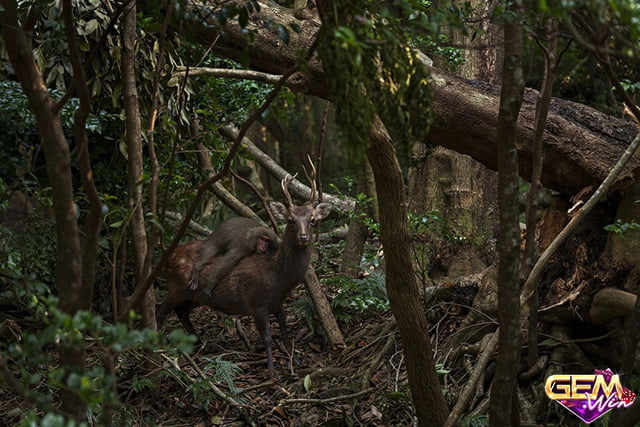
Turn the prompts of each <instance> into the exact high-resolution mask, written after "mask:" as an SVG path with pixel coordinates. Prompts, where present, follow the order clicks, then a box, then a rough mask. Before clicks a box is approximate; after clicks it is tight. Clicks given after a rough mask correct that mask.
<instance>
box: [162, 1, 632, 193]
mask: <svg viewBox="0 0 640 427" xmlns="http://www.w3.org/2000/svg"><path fill="white" fill-rule="evenodd" d="M225 4H228V3H227V2H226V1H223V0H215V1H211V2H208V3H207V4H206V5H204V4H201V3H195V2H193V3H191V6H192V7H193V10H194V11H196V13H199V14H200V16H199V17H198V19H195V18H194V19H190V20H186V21H182V23H181V26H177V27H176V28H175V29H176V30H177V31H182V32H187V31H188V32H189V33H190V34H193V35H194V36H195V37H196V39H197V40H198V41H200V42H202V43H203V44H205V45H206V46H207V47H209V46H213V48H212V50H213V51H214V52H216V53H218V54H220V55H223V56H226V57H229V58H232V59H236V60H240V58H241V57H242V56H243V55H244V54H245V52H247V53H248V55H249V60H250V65H251V67H252V68H254V69H256V70H260V71H264V72H268V73H272V74H282V73H283V72H284V71H285V70H287V69H288V68H289V67H291V65H292V64H295V63H296V61H297V59H298V58H299V57H300V55H301V54H304V52H308V49H309V47H310V46H311V45H312V43H313V40H314V39H315V34H316V32H317V31H318V29H319V28H320V21H319V19H318V16H317V14H316V13H315V11H311V10H309V9H307V10H305V12H306V13H304V14H299V13H296V14H295V16H294V11H293V10H292V9H287V8H284V7H280V6H277V5H274V4H272V3H269V4H267V3H262V2H261V3H260V5H261V9H260V12H259V14H256V15H253V16H251V18H250V20H251V25H256V27H255V28H256V30H257V31H256V33H255V34H253V35H252V40H253V41H252V43H249V42H248V38H247V37H246V36H245V34H243V33H242V32H241V31H240V28H239V27H238V26H237V25H235V24H233V23H228V24H227V26H226V27H225V29H224V34H221V32H220V27H219V26H218V25H217V24H216V23H215V22H213V21H212V19H213V18H212V16H213V15H212V14H211V10H212V9H215V8H219V7H221V6H223V5H225ZM296 16H299V17H300V18H302V19H299V18H297V17H296ZM260 19H271V20H273V22H276V23H281V24H283V25H285V26H288V25H289V24H290V23H293V22H295V23H296V24H298V25H299V26H300V30H301V31H300V32H299V33H296V34H291V40H290V42H289V44H285V43H283V42H282V41H281V40H280V39H279V37H278V35H277V33H276V32H272V31H267V30H266V29H264V27H263V26H262V24H261V21H260ZM214 41H215V43H214ZM430 70H431V75H432V81H433V88H434V100H433V104H432V108H433V111H434V113H435V120H434V123H433V125H432V126H431V130H430V134H429V139H430V140H431V141H432V142H434V143H436V144H439V145H442V146H443V147H446V148H450V149H452V150H455V151H457V152H460V153H464V154H468V155H470V156H471V157H473V158H474V159H476V160H478V161H480V162H481V163H483V164H484V165H486V166H488V167H489V168H491V169H494V170H495V169H496V168H497V159H496V141H495V139H496V124H497V111H498V105H499V97H498V93H499V88H498V87H496V86H494V85H490V84H485V83H481V82H477V81H468V80H465V79H463V78H460V77H458V76H456V75H454V74H452V73H448V72H446V71H443V70H440V69H438V68H435V67H430ZM290 81H291V85H292V87H293V88H294V90H297V91H300V92H304V93H308V94H313V95H317V96H320V97H322V98H325V99H326V98H328V95H329V94H328V90H327V86H326V82H325V80H324V72H323V70H322V66H321V65H320V63H319V61H318V60H317V58H316V57H315V56H314V57H312V58H311V59H310V60H309V62H308V67H307V68H306V69H305V71H300V72H297V73H295V74H294V75H293V76H292V77H291V79H290ZM536 99H537V91H535V90H532V89H528V90H526V91H525V97H524V101H523V105H522V108H521V115H520V118H519V121H518V127H517V130H516V145H517V148H518V165H519V171H520V173H521V174H522V177H523V178H524V179H529V178H530V177H531V163H532V155H531V144H530V142H531V140H532V136H533V129H534V125H533V123H534V120H535V103H536ZM634 136H635V131H634V127H633V125H632V124H631V123H629V122H627V121H625V120H622V119H619V118H616V117H611V116H607V115H606V114H603V113H601V112H599V111H597V110H595V109H593V108H590V107H587V106H584V105H581V104H577V103H574V102H570V101H564V100H560V99H553V100H552V102H551V112H550V114H549V119H548V121H547V125H546V129H545V137H544V141H543V144H544V151H545V159H544V166H543V173H542V179H541V181H542V184H543V185H544V186H545V187H547V188H550V189H553V190H556V191H558V192H560V193H563V194H568V195H573V194H576V193H577V192H578V191H580V190H581V189H583V188H584V187H587V186H589V185H594V184H597V183H599V182H601V181H602V180H603V179H604V178H605V177H606V175H607V172H608V171H609V170H610V169H611V168H612V167H613V165H614V164H615V163H616V161H617V159H618V158H620V156H621V155H622V153H623V152H624V150H625V148H626V146H627V145H628V144H629V142H630V141H631V140H632V139H633V137H634ZM639 167H640V159H636V160H634V161H633V163H632V165H630V167H629V168H628V169H627V170H626V171H625V173H624V174H623V175H622V176H621V177H620V180H619V182H618V185H617V187H618V188H620V187H624V186H627V185H629V184H630V183H631V182H632V181H633V180H634V176H635V175H637V174H638V173H640V171H638V170H637V169H638V168H639Z"/></svg>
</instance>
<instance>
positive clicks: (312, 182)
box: [302, 154, 318, 205]
mask: <svg viewBox="0 0 640 427" xmlns="http://www.w3.org/2000/svg"><path fill="white" fill-rule="evenodd" d="M307 161H308V162H309V167H310V168H311V176H309V173H308V172H307V168H306V167H305V166H302V169H303V170H304V174H305V175H306V177H307V180H308V181H309V185H310V186H311V201H310V202H309V203H310V204H311V205H313V204H314V203H315V202H316V193H317V192H318V190H317V186H316V179H317V172H316V167H315V165H314V164H313V161H312V160H311V156H309V155H308V154H307Z"/></svg>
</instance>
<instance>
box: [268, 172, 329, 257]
mask: <svg viewBox="0 0 640 427" xmlns="http://www.w3.org/2000/svg"><path fill="white" fill-rule="evenodd" d="M292 180H293V177H292V176H291V175H287V176H285V177H284V179H283V180H282V182H281V185H282V191H283V192H284V196H285V198H286V199H287V205H288V206H285V205H284V204H282V203H280V202H271V203H270V206H271V211H272V212H273V215H274V217H276V218H277V219H279V220H281V221H286V223H287V226H286V228H285V231H284V239H283V240H285V239H287V236H288V238H294V239H295V245H296V246H298V247H304V246H307V245H308V244H309V243H310V242H311V234H312V232H313V228H314V227H315V226H316V224H317V222H318V221H320V220H322V219H324V218H326V217H327V216H328V215H329V212H331V208H332V205H331V203H318V204H317V205H316V204H315V200H316V183H315V180H313V179H310V182H311V200H310V201H309V203H307V204H304V205H301V206H298V205H295V204H294V203H293V200H292V198H291V194H289V189H288V187H289V184H290V183H291V181H292Z"/></svg>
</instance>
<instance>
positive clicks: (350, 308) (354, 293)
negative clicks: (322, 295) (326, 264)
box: [325, 272, 390, 321]
mask: <svg viewBox="0 0 640 427" xmlns="http://www.w3.org/2000/svg"><path fill="white" fill-rule="evenodd" d="M325 283H326V284H327V285H330V286H333V287H335V288H337V294H336V295H335V296H334V297H333V299H332V300H331V303H330V305H331V309H332V310H333V312H334V314H335V316H336V318H337V319H338V320H344V321H349V320H350V319H351V316H352V315H353V313H362V312H365V311H374V312H385V311H388V310H389V309H390V307H389V298H388V297H387V289H386V287H385V279H384V275H383V274H382V273H379V272H373V273H372V274H370V275H368V276H366V277H364V278H362V279H351V278H347V277H333V278H330V279H327V280H325Z"/></svg>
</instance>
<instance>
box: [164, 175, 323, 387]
mask: <svg viewBox="0 0 640 427" xmlns="http://www.w3.org/2000/svg"><path fill="white" fill-rule="evenodd" d="M292 180H293V177H292V176H290V175H287V176H286V177H285V178H284V179H283V180H282V181H281V186H282V190H283V193H284V196H285V198H286V202H287V206H285V205H284V204H283V203H280V202H277V201H272V202H271V203H270V204H269V207H270V209H271V212H272V213H273V216H274V218H276V219H277V220H280V221H284V222H286V226H285V229H284V232H283V234H282V239H281V241H280V242H279V244H277V245H273V246H270V247H271V248H272V250H266V251H259V250H258V251H252V252H251V253H249V254H247V255H245V256H244V257H242V258H241V259H240V260H239V261H237V263H236V264H235V265H234V266H232V267H231V268H230V269H229V271H228V272H227V273H226V274H224V276H223V277H221V278H220V280H219V281H218V282H217V283H215V284H213V286H208V284H204V285H199V286H198V287H197V288H196V289H193V286H191V285H190V283H192V274H193V268H194V266H195V264H196V262H197V257H198V254H200V253H201V252H202V249H203V248H202V246H203V245H204V242H205V240H199V241H192V242H189V243H186V244H184V245H181V246H179V247H177V248H176V249H175V250H174V252H173V254H172V255H171V257H170V259H169V261H168V263H167V268H166V282H167V290H168V293H167V298H166V300H165V301H164V302H163V304H162V305H161V306H160V308H159V309H158V312H157V322H158V328H160V327H161V326H162V324H163V322H164V320H165V318H166V316H167V315H168V314H169V313H171V312H172V311H175V313H176V315H177V316H178V318H179V319H180V321H181V323H182V325H183V327H184V329H185V330H186V331H187V332H188V333H190V334H193V335H196V337H197V336H198V335H197V333H196V331H195V329H194V327H193V324H192V323H191V319H190V318H189V313H190V312H191V310H193V309H194V308H196V307H199V306H203V305H206V306H209V307H211V308H213V309H216V310H219V311H222V312H224V313H226V314H231V315H242V316H251V317H253V320H254V322H255V325H256V329H257V330H258V332H259V334H260V336H261V337H262V340H263V342H264V346H265V349H266V353H267V368H268V371H269V377H270V378H271V379H273V378H275V371H274V366H273V354H272V338H271V330H270V327H269V315H271V314H273V315H274V316H275V317H276V320H277V321H278V324H279V326H280V332H281V337H282V339H283V340H284V343H285V347H286V349H287V350H288V351H291V341H290V339H289V332H288V330H287V325H286V319H285V312H284V310H283V307H282V305H283V302H284V300H285V298H286V297H287V296H288V295H289V294H290V293H291V291H292V290H293V289H294V287H295V286H296V285H298V284H299V283H301V282H303V281H304V278H305V275H306V272H307V269H308V268H309V263H310V261H311V253H312V247H313V245H312V236H313V230H314V228H315V227H317V225H318V223H319V221H321V220H322V219H324V218H326V217H327V215H329V213H330V212H331V209H332V205H331V203H324V202H323V203H318V204H316V202H315V199H316V185H315V180H313V179H310V182H311V190H312V191H311V200H310V201H309V202H308V203H306V204H303V205H295V204H294V203H293V200H292V198H291V194H290V193H289V190H288V186H289V184H290V182H291V181H292ZM223 258H224V257H223V256H220V255H215V256H213V257H212V258H211V259H210V260H209V261H208V263H205V265H203V267H202V271H201V275H200V278H201V279H202V278H204V277H207V275H209V274H210V273H211V271H216V270H219V269H220V265H219V263H220V262H221V260H223ZM205 290H206V291H205Z"/></svg>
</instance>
